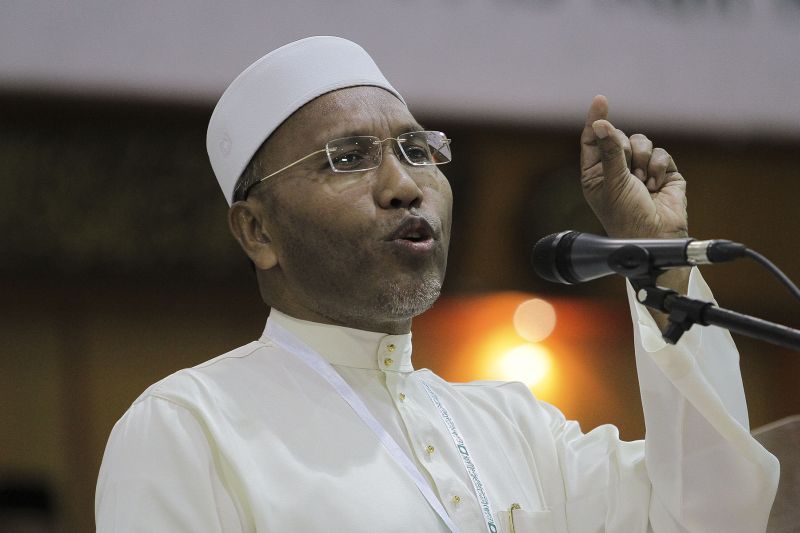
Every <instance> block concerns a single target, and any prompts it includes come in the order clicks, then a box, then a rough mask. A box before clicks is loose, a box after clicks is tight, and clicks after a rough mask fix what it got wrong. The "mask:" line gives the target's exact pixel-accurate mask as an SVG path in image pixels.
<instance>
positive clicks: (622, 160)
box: [592, 120, 630, 187]
mask: <svg viewBox="0 0 800 533" xmlns="http://www.w3.org/2000/svg"><path fill="white" fill-rule="evenodd" d="M592 130H593V131H594V134H595V136H596V137H597V147H598V148H599V150H600V162H601V163H602V164H603V175H604V176H605V178H606V182H607V183H608V185H609V186H611V187H620V186H622V185H623V184H624V183H625V181H626V180H627V178H628V174H629V173H630V170H629V169H628V162H627V159H626V154H625V146H626V144H627V143H628V142H629V141H628V138H627V137H626V136H625V134H624V133H622V131H620V130H618V129H616V128H615V127H614V126H613V125H612V124H611V123H610V122H609V121H607V120H595V121H594V122H593V123H592Z"/></svg>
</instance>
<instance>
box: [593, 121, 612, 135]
mask: <svg viewBox="0 0 800 533" xmlns="http://www.w3.org/2000/svg"><path fill="white" fill-rule="evenodd" d="M592 129H593V130H594V134H595V135H597V138H598V139H605V138H606V137H608V130H606V129H605V128H604V127H603V125H602V124H596V123H595V124H592Z"/></svg>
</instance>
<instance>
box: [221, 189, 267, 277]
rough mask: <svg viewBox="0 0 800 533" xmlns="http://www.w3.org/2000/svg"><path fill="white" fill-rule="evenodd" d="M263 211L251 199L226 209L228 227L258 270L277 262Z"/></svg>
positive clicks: (265, 268)
mask: <svg viewBox="0 0 800 533" xmlns="http://www.w3.org/2000/svg"><path fill="white" fill-rule="evenodd" d="M262 219H263V211H262V210H261V209H260V206H258V205H256V204H255V202H253V201H251V200H245V201H241V202H236V203H234V204H233V205H232V206H231V208H230V209H229V210H228V227H230V230H231V233H233V236H234V237H235V238H236V240H237V241H239V245H240V246H241V247H242V250H244V253H246V254H247V256H248V257H249V258H250V260H251V261H252V262H253V263H254V264H255V266H256V268H257V269H258V270H269V269H270V268H272V267H274V266H275V265H277V264H278V256H277V254H276V253H275V246H274V245H273V243H272V240H271V239H270V238H269V235H268V234H267V231H266V229H265V227H264V224H263V220H262Z"/></svg>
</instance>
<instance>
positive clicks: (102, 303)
mask: <svg viewBox="0 0 800 533" xmlns="http://www.w3.org/2000/svg"><path fill="white" fill-rule="evenodd" d="M315 34H322V35H326V34H328V35H339V36H343V37H347V38H350V39H353V40H355V41H357V42H358V43H360V44H361V45H362V46H363V47H364V48H366V49H367V51H369V52H370V53H371V54H372V55H373V57H374V58H375V60H376V62H377V63H378V64H379V65H380V66H381V68H382V70H383V71H384V73H385V74H386V76H387V78H388V79H389V80H390V81H391V82H392V83H393V84H394V85H395V87H396V88H398V90H399V91H400V92H401V93H403V94H404V96H405V98H406V100H407V101H408V103H409V105H410V107H411V109H412V112H414V113H415V114H416V116H417V118H418V119H419V120H420V121H421V122H422V123H423V124H424V125H426V126H427V127H429V128H432V129H441V130H443V131H445V132H447V134H448V135H449V136H450V137H451V138H453V139H454V141H453V151H454V161H453V163H451V164H450V165H449V166H448V167H446V168H445V169H444V170H445V173H446V174H447V175H448V177H449V178H450V180H451V182H452V186H453V189H454V194H455V205H454V231H453V242H452V246H451V255H450V262H449V270H448V277H447V280H446V286H445V291H444V295H443V296H442V298H441V300H440V301H439V302H438V303H437V304H436V305H435V306H434V308H433V309H432V310H431V311H429V312H428V313H427V314H425V315H424V316H422V317H420V318H419V319H417V320H415V323H414V342H415V356H414V357H415V366H416V367H417V368H422V367H428V368H432V369H434V370H435V371H436V372H438V373H439V374H440V375H442V376H443V377H445V378H447V379H450V380H453V381H465V380H474V379H515V380H520V381H523V382H526V383H528V384H529V385H530V386H531V388H532V390H533V391H534V393H535V394H536V395H537V396H538V397H540V398H541V399H543V400H545V401H548V402H552V403H554V404H556V405H558V406H559V407H560V408H561V409H562V410H563V411H564V412H565V414H566V415H567V416H568V417H571V418H574V419H577V420H578V421H580V423H581V425H582V427H583V429H584V430H585V431H588V430H590V429H592V428H593V427H595V426H597V425H599V424H603V423H613V424H616V425H617V426H619V428H620V430H621V434H622V436H623V438H625V439H638V438H641V437H643V435H644V430H645V428H644V423H643V418H642V413H641V407H640V401H639V391H638V387H637V381H636V370H635V366H634V361H633V349H632V346H631V342H632V328H631V324H630V317H629V313H628V309H627V303H626V300H625V293H624V284H623V282H622V280H621V279H616V278H614V279H612V278H605V279H602V280H598V281H595V282H591V283H587V284H584V285H581V286H572V287H565V286H556V285H552V284H549V283H547V282H544V281H542V280H539V279H537V278H536V276H535V275H534V274H533V272H532V269H531V267H530V264H529V256H530V252H531V248H532V245H533V244H534V243H535V242H536V241H537V240H538V239H539V238H540V237H542V236H544V235H547V234H549V233H552V232H555V231H561V230H566V229H575V230H580V231H586V232H591V233H602V228H601V227H600V226H599V224H598V223H597V222H596V221H595V219H594V217H593V215H592V213H591V212H590V210H589V209H588V208H587V207H586V205H585V204H584V202H583V199H582V196H581V191H580V187H579V184H578V175H579V173H578V139H579V135H580V130H581V127H582V124H583V119H584V114H585V110H586V109H587V107H588V104H589V102H590V100H591V98H592V96H593V95H595V94H598V93H602V94H605V95H607V96H608V97H609V100H610V102H611V120H612V121H613V122H614V123H615V125H616V126H617V127H620V128H622V129H623V130H625V131H626V132H627V133H628V134H632V133H635V132H644V133H646V134H647V135H648V136H649V137H650V138H651V139H653V140H654V142H655V143H656V144H657V145H659V146H663V147H666V148H667V149H668V150H669V151H670V153H671V154H672V155H673V157H674V158H675V160H676V161H677V163H678V166H679V168H680V169H681V171H682V173H683V174H684V176H685V177H686V178H687V180H688V182H689V199H690V201H689V215H690V232H691V234H692V236H694V237H697V238H727V239H731V240H735V241H739V242H743V243H746V244H747V245H749V246H750V247H752V248H754V249H755V250H758V251H760V252H761V253H763V254H765V255H766V256H767V257H769V258H771V259H772V260H774V261H775V262H776V263H777V264H778V265H779V266H780V267H782V268H783V270H784V271H785V272H786V273H787V274H788V275H789V276H790V277H792V278H793V279H794V280H795V281H797V280H800V257H799V254H798V246H797V244H798V237H797V232H798V230H800V209H798V198H800V179H798V178H800V172H798V169H797V166H798V155H800V150H798V148H799V146H798V144H799V143H800V99H798V94H800V62H798V61H797V58H798V57H800V2H798V1H797V0H772V1H768V0H763V1H759V2H747V1H744V0H716V1H714V0H695V1H681V0H671V1H669V0H663V1H655V0H606V1H603V2H600V1H595V2H586V1H579V0H462V1H454V0H407V1H405V2H402V3H399V2H358V1H355V0H339V1H337V2H326V1H324V0H302V1H297V2H291V3H290V2H286V3H282V2H275V1H268V2H265V1H255V0H251V1H241V2H224V3H223V2H210V1H189V0H175V1H171V2H159V1H156V0H142V1H139V2H121V1H119V0H115V1H100V0H73V1H70V2H66V1H53V2H28V1H14V0H7V1H5V2H3V3H2V5H0V49H1V50H2V53H0V109H1V110H2V112H0V163H1V164H0V172H2V179H0V257H1V258H2V259H1V260H0V273H2V276H1V277H0V294H2V302H3V305H2V306H0V339H1V340H0V405H1V406H2V409H0V531H64V532H71V531H76V532H80V531H92V530H93V529H94V520H93V500H94V485H95V481H96V478H97V472H98V468H99V465H100V461H101V459H102V453H103V449H104V446H105V442H106V439H107V437H108V434H109V432H110V430H111V428H112V426H113V424H114V423H115V421H116V420H117V419H118V418H119V417H120V416H121V415H122V414H123V413H124V411H125V410H126V408H127V407H128V406H129V405H130V403H131V402H132V401H133V400H134V399H135V398H136V397H137V396H138V395H139V394H140V393H141V392H142V391H143V390H144V389H145V388H146V387H147V386H148V385H150V384H151V383H153V382H155V381H157V380H159V379H160V378H162V377H164V376H166V375H168V374H170V373H172V372H174V371H176V370H178V369H180V368H183V367H186V366H192V365H195V364H198V363H200V362H202V361H205V360H207V359H210V358H212V357H214V356H216V355H218V354H220V353H223V352H225V351H228V350H230V349H232V348H234V347H236V346H239V345H242V344H245V343H246V342H249V341H250V340H253V339H255V338H257V337H258V336H259V335H260V333H261V330H262V328H263V325H264V321H265V318H266V314H267V310H266V309H265V308H264V306H263V305H262V304H261V302H260V300H259V298H258V295H257V291H256V285H255V280H254V277H253V275H252V273H251V271H250V269H249V266H248V264H247V262H246V261H245V259H244V256H243V254H242V253H241V252H239V250H238V248H237V246H236V244H235V243H234V241H233V239H232V238H231V237H230V236H229V234H228V230H227V226H226V219H225V216H226V203H225V201H224V199H223V197H222V195H221V193H220V191H219V188H218V186H217V184H216V181H215V179H214V176H213V174H212V172H211V169H210V166H209V164H208V160H207V156H206V152H205V129H206V124H207V121H208V118H209V115H210V113H211V111H212V109H213V106H214V104H215V102H216V99H217V98H218V97H219V95H220V94H221V93H222V91H223V90H224V89H225V87H226V86H227V84H228V83H229V82H230V81H231V80H232V79H233V78H234V77H235V76H236V75H237V74H238V73H239V72H240V71H241V70H243V69H244V68H245V67H246V66H247V65H249V64H250V63H251V62H252V61H254V60H256V59H257V58H259V57H260V56H262V55H263V54H264V53H266V52H267V51H269V50H272V49H274V48H276V47H278V46H280V45H282V44H285V43H287V42H290V41H292V40H295V39H299V38H302V37H306V36H309V35H315ZM703 274H704V276H705V277H706V279H707V280H708V281H709V283H710V285H711V286H712V288H713V289H714V292H715V296H716V298H717V300H718V301H719V303H720V305H722V306H723V307H727V308H732V309H735V310H738V311H741V312H744V313H748V314H752V315H756V316H759V317H761V318H765V319H767V320H772V321H776V322H780V323H783V324H786V325H789V326H792V327H795V328H797V327H800V319H799V318H798V317H800V313H798V309H800V308H799V307H798V302H796V301H793V300H792V299H791V298H790V297H789V295H788V293H787V292H786V291H785V290H784V289H783V288H782V287H780V286H779V285H778V284H777V283H776V282H775V281H774V280H773V279H772V278H771V277H770V276H769V275H768V274H767V273H766V272H765V271H764V270H762V269H760V268H758V267H756V266H755V265H754V264H750V263H748V262H746V261H742V262H738V263H734V264H726V265H717V266H713V267H706V268H704V269H703ZM736 341H737V344H738V346H739V349H740V353H741V366H742V371H743V377H744V386H745V389H746V392H747V397H748V404H749V409H750V418H751V426H752V427H754V428H755V427H758V426H761V425H764V424H767V423H769V422H772V421H775V420H778V419H780V418H783V417H786V416H788V415H792V414H797V413H800V390H798V382H799V381H800V354H798V353H796V352H791V351H789V350H786V349H782V348H778V347H775V346H771V345H768V344H765V343H763V342H758V341H753V340H750V339H747V338H741V337H737V338H736ZM24 528H27V529H24Z"/></svg>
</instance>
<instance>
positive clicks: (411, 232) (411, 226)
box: [387, 217, 433, 242]
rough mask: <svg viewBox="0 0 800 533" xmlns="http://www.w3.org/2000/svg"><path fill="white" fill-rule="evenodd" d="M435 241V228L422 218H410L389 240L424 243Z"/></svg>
mask: <svg viewBox="0 0 800 533" xmlns="http://www.w3.org/2000/svg"><path fill="white" fill-rule="evenodd" d="M431 239H433V228H431V225H430V224H429V223H428V221H427V220H425V219H424V218H421V217H409V218H407V219H405V220H404V221H403V222H402V223H401V224H400V225H399V226H398V227H397V229H395V230H394V231H393V232H392V234H391V235H389V238H388V239H387V240H389V241H396V240H403V241H410V242H424V241H429V240H431Z"/></svg>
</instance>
